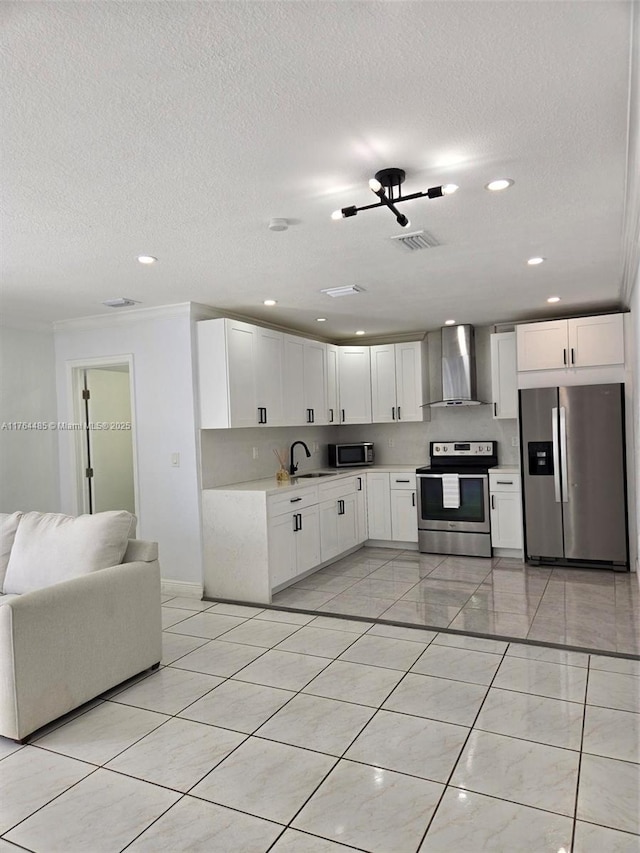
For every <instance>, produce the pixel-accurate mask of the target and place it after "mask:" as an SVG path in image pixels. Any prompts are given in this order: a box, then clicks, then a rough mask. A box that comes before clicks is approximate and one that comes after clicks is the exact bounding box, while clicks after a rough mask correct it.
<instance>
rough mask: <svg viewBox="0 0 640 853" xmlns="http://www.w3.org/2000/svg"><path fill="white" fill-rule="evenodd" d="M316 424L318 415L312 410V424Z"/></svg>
mask: <svg viewBox="0 0 640 853" xmlns="http://www.w3.org/2000/svg"><path fill="white" fill-rule="evenodd" d="M315 422H316V413H315V409H311V423H312V424H315Z"/></svg>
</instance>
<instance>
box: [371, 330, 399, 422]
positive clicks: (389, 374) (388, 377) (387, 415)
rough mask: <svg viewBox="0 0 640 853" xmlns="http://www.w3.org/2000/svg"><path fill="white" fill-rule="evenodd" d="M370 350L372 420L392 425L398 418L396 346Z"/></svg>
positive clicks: (381, 346) (388, 345)
mask: <svg viewBox="0 0 640 853" xmlns="http://www.w3.org/2000/svg"><path fill="white" fill-rule="evenodd" d="M369 349H370V357H371V420H372V421H373V423H374V424H383V423H392V422H395V421H396V420H397V418H398V413H397V405H398V404H397V401H396V348H395V344H381V345H379V346H373V347H370V348H369Z"/></svg>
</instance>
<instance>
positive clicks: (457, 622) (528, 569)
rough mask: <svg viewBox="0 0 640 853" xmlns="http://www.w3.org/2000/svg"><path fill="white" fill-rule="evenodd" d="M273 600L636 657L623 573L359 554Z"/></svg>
mask: <svg viewBox="0 0 640 853" xmlns="http://www.w3.org/2000/svg"><path fill="white" fill-rule="evenodd" d="M273 603H274V604H275V605H279V606H281V607H286V608H294V609H297V608H300V609H301V610H306V611H315V612H318V613H325V614H331V613H335V614H342V615H348V616H359V617H364V618H369V619H381V620H388V621H394V622H402V623H405V624H410V625H420V626H422V627H429V628H433V629H435V630H437V629H444V628H448V629H451V630H453V631H463V632H468V633H471V634H481V635H489V636H495V637H506V638H515V639H519V638H522V639H528V640H535V641H538V642H543V643H551V644H559V645H566V646H572V647H579V648H585V649H588V650H597V651H603V652H618V653H622V654H632V655H637V654H640V588H639V587H638V581H637V578H636V575H635V573H628V572H626V573H624V574H623V573H616V572H613V571H600V570H591V569H584V570H582V569H559V568H550V567H543V566H540V567H535V566H526V565H525V564H524V563H522V562H521V561H520V560H511V559H505V558H495V557H494V558H476V557H451V556H449V557H447V556H444V555H439V554H419V553H418V552H416V551H398V550H393V549H388V548H362V549H360V550H359V551H356V552H355V553H354V554H351V555H349V556H348V557H345V558H344V559H342V560H340V561H339V562H336V563H333V564H332V565H331V566H328V567H327V568H326V569H321V570H320V571H318V572H315V573H314V574H312V575H310V576H309V577H307V578H305V579H304V580H301V581H299V582H298V583H296V584H294V585H293V586H290V587H288V588H287V589H285V590H283V591H282V592H280V593H278V594H276V595H275V596H274V600H273Z"/></svg>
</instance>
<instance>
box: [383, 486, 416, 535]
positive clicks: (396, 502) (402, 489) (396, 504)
mask: <svg viewBox="0 0 640 853" xmlns="http://www.w3.org/2000/svg"><path fill="white" fill-rule="evenodd" d="M389 486H390V489H391V538H392V539H393V540H394V541H395V542H417V541H418V515H417V512H418V511H417V510H416V475H415V474H390V475H389Z"/></svg>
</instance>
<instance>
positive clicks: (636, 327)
mask: <svg viewBox="0 0 640 853" xmlns="http://www.w3.org/2000/svg"><path fill="white" fill-rule="evenodd" d="M630 308H631V313H630V315H629V323H628V326H627V329H626V330H625V332H626V331H627V330H628V331H630V334H629V335H626V338H625V340H626V341H627V369H628V383H627V385H628V386H630V389H631V393H630V394H629V388H627V402H628V403H630V408H631V416H630V417H629V416H628V417H627V432H629V431H630V432H631V435H627V447H628V450H629V458H628V460H627V461H628V487H629V539H630V543H629V544H630V552H631V560H632V561H635V567H636V571H637V572H638V575H637V577H638V584H640V519H639V518H638V514H639V509H640V499H639V495H638V490H639V489H640V266H639V267H638V272H637V275H636V281H635V285H634V287H633V290H632V292H631V305H630Z"/></svg>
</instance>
